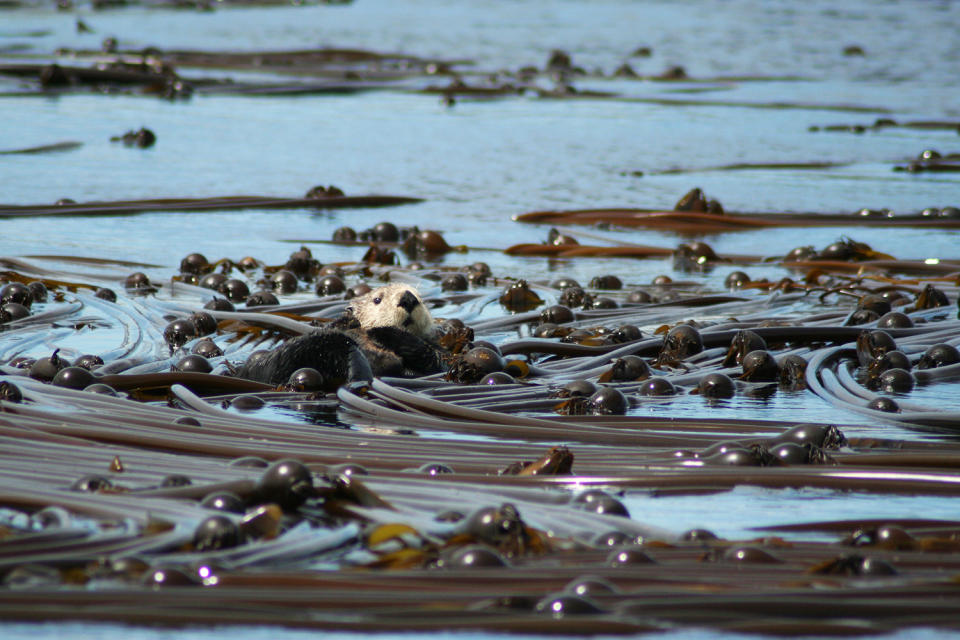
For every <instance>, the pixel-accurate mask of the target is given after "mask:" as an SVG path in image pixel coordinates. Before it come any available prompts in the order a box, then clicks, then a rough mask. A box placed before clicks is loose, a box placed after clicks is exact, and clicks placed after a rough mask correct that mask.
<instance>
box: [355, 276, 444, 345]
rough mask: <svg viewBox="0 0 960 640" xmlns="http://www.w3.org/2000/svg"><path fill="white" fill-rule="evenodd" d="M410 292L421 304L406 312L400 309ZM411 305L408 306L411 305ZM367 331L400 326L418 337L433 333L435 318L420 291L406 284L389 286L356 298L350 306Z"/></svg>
mask: <svg viewBox="0 0 960 640" xmlns="http://www.w3.org/2000/svg"><path fill="white" fill-rule="evenodd" d="M407 292H409V293H411V294H412V295H413V296H414V297H415V298H416V299H417V301H418V302H419V303H420V304H417V305H416V306H414V307H413V311H412V312H410V311H407V310H406V309H404V308H403V307H402V306H400V301H401V299H402V298H403V295H404V294H405V293H407ZM408 306H409V305H408ZM348 309H350V310H351V311H352V312H353V315H354V317H356V318H357V320H358V321H359V322H360V326H362V327H363V328H364V329H371V328H373V327H400V328H401V329H406V330H407V331H409V332H410V333H415V334H417V335H419V336H425V337H426V336H429V335H430V334H431V333H432V332H433V318H432V317H431V316H430V312H429V311H428V310H427V308H426V307H425V306H423V299H422V298H421V297H420V294H419V293H417V290H416V289H414V288H413V287H411V286H410V285H406V284H388V285H387V286H385V287H380V288H379V289H374V290H373V291H371V292H370V293H367V294H364V295H362V296H360V297H359V298H355V299H354V300H352V301H351V302H350V305H349V306H348Z"/></svg>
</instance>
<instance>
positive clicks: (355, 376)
mask: <svg viewBox="0 0 960 640" xmlns="http://www.w3.org/2000/svg"><path fill="white" fill-rule="evenodd" d="M433 332H434V323H433V318H432V317H431V316H430V312H429V311H428V310H427V308H426V307H425V306H424V305H423V300H421V298H420V295H419V294H418V293H417V291H416V289H414V288H412V287H410V286H408V285H404V284H389V285H387V286H385V287H380V288H379V289H374V290H373V291H371V292H369V293H367V294H365V295H363V296H360V297H358V298H355V299H354V300H352V301H351V303H350V305H349V306H347V310H346V312H345V313H344V315H343V316H342V317H341V318H339V319H337V320H336V321H334V322H333V323H331V324H330V326H329V327H327V328H324V329H323V330H321V331H318V332H316V333H310V334H307V335H304V336H300V337H298V338H294V339H293V340H289V341H287V342H285V343H284V344H282V345H281V346H279V347H277V348H276V349H274V350H273V351H270V352H265V353H262V354H257V355H256V356H253V357H251V358H249V359H248V360H247V362H246V363H245V364H244V365H243V367H241V368H240V370H239V372H238V374H237V375H238V376H240V377H242V378H247V379H249V380H257V381H259V382H266V383H268V384H282V383H284V382H286V381H287V380H288V379H289V378H290V374H292V373H293V372H294V371H296V370H297V369H301V368H304V367H311V368H313V369H316V370H317V371H319V372H320V374H321V375H323V377H324V380H325V384H324V386H325V387H326V388H329V389H335V388H336V387H338V386H340V385H341V384H344V383H346V382H351V381H355V380H370V379H372V378H373V376H419V375H426V374H429V373H437V372H440V371H442V370H443V369H444V364H443V359H442V354H443V352H442V349H441V348H440V347H439V346H437V344H436V343H435V342H434V341H433Z"/></svg>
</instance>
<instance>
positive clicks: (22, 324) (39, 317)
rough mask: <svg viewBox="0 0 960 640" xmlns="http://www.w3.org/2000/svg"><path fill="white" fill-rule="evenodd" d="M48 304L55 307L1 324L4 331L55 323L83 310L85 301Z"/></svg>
mask: <svg viewBox="0 0 960 640" xmlns="http://www.w3.org/2000/svg"><path fill="white" fill-rule="evenodd" d="M48 306H52V307H53V308H52V309H47V310H45V311H42V312H40V313H34V314H32V315H29V316H27V317H26V318H20V319H19V320H11V321H10V322H6V323H4V324H3V325H0V327H2V331H4V332H13V331H18V330H25V329H29V328H31V327H32V326H33V325H38V324H54V323H56V322H58V321H61V320H64V319H65V318H67V317H69V316H72V315H75V314H77V313H80V312H81V311H82V310H83V303H82V302H80V301H79V300H66V301H64V302H62V303H55V304H53V305H49V304H48Z"/></svg>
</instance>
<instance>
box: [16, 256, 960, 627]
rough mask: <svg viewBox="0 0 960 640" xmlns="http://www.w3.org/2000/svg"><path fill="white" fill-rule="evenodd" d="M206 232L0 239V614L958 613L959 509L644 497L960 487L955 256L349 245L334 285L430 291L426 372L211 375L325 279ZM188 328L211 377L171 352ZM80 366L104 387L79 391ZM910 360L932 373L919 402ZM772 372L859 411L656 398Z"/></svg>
mask: <svg viewBox="0 0 960 640" xmlns="http://www.w3.org/2000/svg"><path fill="white" fill-rule="evenodd" d="M851 246H853V245H851ZM848 248H849V247H848ZM860 249H861V250H862V246H861V247H860ZM359 250H360V249H359V248H358V251H359ZM668 251H669V250H668ZM200 258H201V257H197V256H188V257H187V258H185V259H184V261H183V262H182V265H181V270H180V271H179V272H177V271H176V270H170V272H169V279H167V278H166V277H164V278H155V279H154V280H153V281H151V280H149V279H147V278H146V276H143V274H131V275H130V276H129V277H127V278H126V279H125V280H124V281H123V283H122V285H121V286H118V282H117V280H116V279H114V280H111V279H110V278H109V277H107V276H104V275H98V274H91V272H89V271H88V269H89V268H91V267H96V268H98V269H108V268H113V269H115V270H119V269H122V268H129V267H128V266H127V264H128V263H118V262H116V261H109V260H106V259H103V260H94V261H90V260H84V259H75V258H71V257H69V256H59V257H58V256H32V257H29V258H28V259H29V262H28V261H27V259H23V258H11V259H5V261H4V262H5V265H6V266H7V268H8V271H5V272H4V273H3V274H2V276H3V279H4V280H6V281H7V282H8V284H7V285H5V286H4V287H3V288H2V289H0V297H2V298H3V300H4V306H3V310H4V312H5V313H6V314H7V316H9V317H7V316H4V319H3V323H2V324H0V329H2V331H0V616H2V617H3V619H5V620H44V621H48V620H91V621H98V622H102V621H114V622H129V623H136V624H153V625H169V626H171V627H178V626H182V625H185V624H186V625H225V624H227V625H236V624H242V625H250V624H256V625H264V624H268V625H269V624H276V625H282V626H285V627H293V628H310V629H321V630H335V629H337V630H352V631H362V632H375V631H411V632H418V631H419V632H423V631H435V630H486V631H492V632H515V633H519V632H525V633H544V634H581V635H593V634H597V633H608V634H624V635H626V634H634V633H638V632H643V631H654V630H668V629H677V628H710V629H714V630H717V631H741V632H751V633H771V634H782V635H797V634H844V635H876V634H879V633H885V632H888V631H894V630H898V629H906V628H913V627H917V626H925V627H934V628H939V629H958V628H960V614H958V612H960V580H958V576H960V520H952V519H938V518H917V517H903V518H896V517H894V518H884V519H876V518H862V519H856V518H851V517H849V516H847V517H844V518H843V519H839V518H838V519H835V520H829V519H824V518H822V517H820V518H813V519H809V520H807V521H799V522H798V521H796V520H794V521H790V522H784V523H782V524H780V525H769V526H766V527H764V528H763V530H762V531H760V530H758V531H757V535H755V536H751V535H745V536H739V537H737V538H736V539H724V538H722V537H719V536H717V535H715V534H714V533H712V532H710V531H708V530H705V529H691V530H687V531H682V530H672V529H670V528H664V527H662V526H657V525H652V524H648V523H645V522H644V520H645V518H644V513H643V510H642V509H643V507H642V505H643V504H645V503H644V500H655V499H657V497H669V496H705V498H704V499H709V498H708V497H709V496H710V495H711V494H717V493H722V492H726V491H730V490H731V489H734V488H737V487H745V486H747V487H758V488H763V489H764V490H768V491H781V490H784V489H793V490H794V491H793V493H794V494H796V495H799V496H803V495H805V492H810V491H819V492H838V494H839V493H841V492H842V494H843V495H845V496H851V495H856V496H868V495H874V496H915V497H926V498H927V499H944V498H952V497H956V496H960V472H958V468H960V442H958V441H957V439H956V435H957V433H958V432H960V406H956V403H955V402H953V401H950V400H949V398H951V397H956V393H955V391H956V388H957V387H956V384H957V382H956V381H957V380H958V379H960V354H957V359H956V360H951V353H952V352H950V349H949V348H945V347H944V345H947V346H948V347H949V346H952V345H956V344H958V343H960V320H958V319H957V307H956V299H957V297H958V293H960V290H958V287H957V282H956V279H955V278H948V277H925V276H923V275H920V276H917V277H914V278H911V279H905V278H898V277H897V276H896V275H895V274H896V273H897V272H898V269H897V268H896V265H895V263H897V262H898V261H897V260H895V259H893V258H892V257H888V258H889V260H888V261H887V262H888V263H889V265H888V267H887V268H886V270H885V271H884V270H882V269H880V270H879V271H880V273H881V274H882V275H874V276H870V277H867V276H851V275H849V274H848V271H847V270H846V269H844V268H843V267H844V264H845V263H844V262H843V261H842V260H836V259H835V260H831V261H823V262H822V263H821V264H820V265H819V267H818V274H817V275H816V276H811V277H808V282H806V283H803V282H801V283H797V284H796V287H797V288H796V289H793V290H790V289H789V288H783V287H781V288H777V289H776V290H772V289H771V288H768V287H759V286H757V287H750V286H748V285H749V284H751V283H750V282H749V279H747V280H745V281H743V282H740V283H738V284H736V285H734V286H732V287H731V288H733V289H734V291H733V292H730V291H708V290H703V288H702V287H701V286H700V285H695V284H694V285H691V284H690V283H680V282H675V283H664V284H663V285H658V286H653V285H649V286H646V285H645V286H638V285H630V286H628V287H627V288H617V287H614V286H613V285H612V283H610V282H607V281H603V282H600V281H599V280H598V282H597V283H592V284H591V285H589V286H588V287H586V288H585V289H583V288H580V287H576V288H577V289H579V293H576V292H572V291H571V289H573V288H574V287H573V285H571V284H570V283H565V284H564V285H563V286H562V287H561V285H560V284H556V283H549V282H531V283H527V282H525V281H522V280H516V279H513V278H508V277H502V276H500V277H498V276H497V275H496V274H489V273H487V274H485V277H486V279H481V278H478V277H474V278H473V280H472V282H474V290H471V291H468V292H457V291H443V290H442V289H439V288H437V287H435V285H434V283H436V282H437V281H439V280H440V279H441V278H444V277H447V276H448V275H449V274H450V273H451V272H459V273H468V272H471V271H470V269H473V270H479V269H480V267H479V266H478V265H477V264H474V265H471V267H470V269H467V270H465V271H460V270H457V271H454V270H455V269H456V267H451V266H448V265H444V266H436V267H429V266H428V267H425V268H423V269H420V270H417V271H410V270H405V269H401V268H399V267H397V266H395V265H391V264H378V263H377V262H375V261H368V262H357V263H345V264H340V265H336V267H337V268H339V269H340V273H342V274H343V277H344V278H345V279H346V280H347V281H349V282H352V281H353V279H357V280H360V279H363V280H369V281H371V282H373V281H375V280H378V279H379V280H384V281H390V282H402V281H409V282H417V283H419V284H420V285H421V287H422V288H424V289H426V288H428V287H433V289H431V293H430V295H427V296H426V298H425V300H426V304H428V305H430V306H431V307H432V308H433V313H434V315H435V316H439V317H443V318H447V319H448V320H447V321H445V322H442V323H440V324H438V331H439V332H440V336H441V337H440V338H439V339H440V340H441V344H443V345H445V348H446V349H448V350H449V351H450V353H449V360H448V365H449V366H448V371H447V372H446V373H441V374H434V375H428V376H422V377H419V378H393V377H385V378H382V379H374V380H373V381H372V382H371V383H365V382H359V383H353V384H350V385H346V386H342V387H340V388H339V389H336V390H327V391H324V390H315V391H309V390H306V389H302V388H297V387H296V386H294V385H281V386H279V387H273V386H270V385H265V384H262V383H256V382H251V381H247V380H243V379H241V378H238V377H236V375H235V373H236V366H237V365H239V364H240V363H242V362H243V361H244V360H245V359H246V358H247V357H249V356H250V354H251V353H252V352H253V351H254V350H255V349H260V348H269V347H271V346H272V345H275V344H277V343H278V342H279V341H280V340H282V339H283V336H289V335H299V334H303V333H308V332H310V331H313V330H315V329H316V328H317V327H322V326H323V325H325V324H326V323H327V322H328V321H329V319H330V318H332V317H336V316H337V315H338V314H339V313H341V312H342V310H343V308H344V307H345V306H346V304H347V301H346V300H345V299H344V294H342V293H341V294H324V295H321V296H319V297H317V295H314V293H313V289H314V285H315V282H314V281H315V280H316V279H317V278H318V275H319V274H318V272H317V271H316V270H314V269H313V267H312V266H311V265H312V263H311V260H312V257H311V255H310V253H309V251H307V250H305V249H302V248H301V249H299V250H298V251H296V252H294V253H293V254H292V255H291V259H290V261H289V262H287V263H286V264H284V265H273V266H270V265H263V264H262V263H257V262H256V261H253V262H252V263H251V264H247V265H243V266H241V265H237V264H234V263H233V262H232V261H229V260H219V261H215V262H212V263H211V262H208V261H206V259H205V258H203V259H202V260H201V259H200ZM48 262H52V263H55V264H57V265H58V266H60V265H65V266H61V269H68V270H69V269H74V270H76V273H73V274H71V273H70V271H64V270H60V271H51V270H50V269H48V268H46V267H45V264H46V263H48ZM851 264H855V263H851ZM313 266H316V265H313ZM159 271H160V272H163V268H160V269H159ZM281 271H287V272H288V273H292V274H299V275H296V276H295V277H294V282H295V283H296V290H294V291H291V290H289V289H288V290H282V289H280V288H279V287H278V288H276V289H275V293H276V295H277V297H278V300H277V301H276V302H275V303H271V304H267V305H265V306H259V307H258V306H255V305H254V304H252V300H251V299H250V297H249V296H250V294H249V290H254V289H256V288H257V286H258V284H257V283H270V282H274V281H275V280H274V278H275V277H276V276H278V274H280V272H281ZM118 272H120V271H118ZM210 275H216V276H220V277H218V278H207V276H210ZM141 276H142V277H141ZM228 279H229V280H230V281H232V282H234V284H231V285H229V286H228V285H226V284H225V283H226V282H227V281H228ZM276 281H279V279H278V280H276ZM236 282H241V283H245V284H246V285H247V286H248V287H249V290H248V291H247V292H246V293H243V292H242V291H241V289H239V288H238V286H237V285H236ZM200 283H202V284H203V285H204V286H198V284H200ZM266 286H269V284H267V285H266ZM601 286H602V287H603V288H600V287H601ZM97 287H99V288H97ZM106 289H109V290H110V294H107V293H104V290H106ZM25 291H29V297H28V294H27V293H25ZM93 291H95V293H93ZM814 291H815V292H816V295H811V294H812V293H814ZM640 293H643V295H640ZM884 294H886V297H884ZM534 298H535V299H536V300H535V301H534ZM599 298H604V299H608V300H610V301H612V303H608V304H605V305H603V306H601V307H599V308H598V307H597V306H595V305H594V300H595V299H599ZM553 302H558V303H560V304H552V303H553ZM11 305H19V306H21V307H24V310H25V311H26V315H23V312H22V311H19V310H18V309H17V308H16V307H14V306H11ZM484 306H487V307H488V310H487V312H486V313H483V314H481V312H480V310H479V309H480V308H482V307H484ZM498 308H499V309H500V310H501V311H500V312H499V313H491V312H490V310H491V309H498ZM564 309H565V310H566V311H564ZM868 311H869V312H870V313H873V314H874V316H870V315H869V314H868V313H866V312H868ZM880 311H882V312H883V314H884V315H883V319H881V318H880V317H879V313H878V312H880ZM13 312H17V316H18V317H13V316H14V313H13ZM205 314H209V315H208V316H206V317H205ZM858 314H859V315H858ZM891 314H893V315H891ZM897 314H899V315H897ZM208 318H209V319H208ZM681 318H682V319H684V320H688V319H690V318H695V320H694V322H693V323H692V324H689V323H687V322H680V321H679V319H681ZM449 319H459V320H461V321H462V322H464V323H466V325H467V326H461V325H459V324H458V323H456V322H451V320H449ZM178 323H179V324H178ZM188 326H192V327H193V328H192V330H188V329H187V328H186V327H188ZM641 327H642V328H643V329H642V330H641V329H640V328H641ZM467 329H470V332H469V333H468V332H467ZM81 332H86V333H90V332H95V333H96V335H97V336H99V338H100V339H99V340H98V341H96V344H97V348H98V349H100V350H99V351H98V352H97V354H96V355H97V356H98V357H99V359H100V360H102V362H103V363H102V364H98V363H96V362H95V361H91V360H89V359H87V358H85V357H84V354H81V353H80V351H79V350H78V348H76V347H71V346H69V341H70V340H72V339H76V338H77V336H78V335H86V334H81ZM470 336H472V338H471V339H473V338H475V339H481V338H482V339H488V340H490V341H492V342H493V343H496V344H498V345H499V347H498V348H499V350H500V355H497V356H496V357H492V358H489V359H487V360H484V362H491V363H493V364H494V366H493V367H492V369H493V371H492V372H491V375H492V374H494V373H495V374H497V377H495V381H496V382H498V384H488V381H487V380H486V377H485V375H486V373H487V371H486V369H483V370H480V368H479V367H477V366H471V365H469V363H470V362H471V360H469V359H468V355H469V354H470V353H471V351H469V349H470V343H469V340H468V338H470ZM50 345H63V346H62V347H61V348H60V349H59V351H58V352H56V353H54V354H52V355H51V354H49V353H48V352H46V351H45V349H47V348H48V347H49V346H50ZM201 345H202V346H201ZM211 347H215V349H211ZM894 347H895V348H894ZM955 351H956V350H955V348H954V352H955ZM200 353H205V354H208V355H207V356H205V357H204V358H203V359H205V360H207V362H208V363H209V367H210V369H211V371H210V373H203V372H199V371H197V370H191V369H188V368H187V367H186V365H185V364H184V362H185V361H186V358H187V357H188V355H189V356H193V357H197V355H198V354H200ZM758 353H759V354H767V355H769V356H770V359H769V360H764V359H763V358H759V359H758V356H757V355H756V354H758ZM894 353H896V354H899V355H897V356H895V355H893V354H894ZM87 355H93V354H87ZM41 356H42V357H41ZM58 359H59V360H63V359H67V360H70V361H72V362H74V363H81V362H88V366H90V368H91V369H92V371H89V372H88V373H87V374H85V375H88V376H89V378H83V381H82V383H81V382H80V381H81V377H82V376H80V374H79V373H78V372H77V371H76V370H73V373H71V374H70V376H67V375H63V376H61V377H60V378H55V379H56V380H57V381H56V382H55V383H50V382H49V381H48V380H49V377H47V373H49V371H47V369H46V367H49V366H54V367H55V368H58V367H60V366H65V365H64V363H63V362H59V364H57V362H58ZM44 360H45V361H46V364H44V362H43V361H44ZM771 362H772V364H771ZM890 364H897V365H899V366H904V367H907V368H908V369H909V372H906V371H905V373H906V375H907V376H909V381H910V388H909V389H907V388H906V387H903V386H898V387H897V389H898V391H897V392H895V393H894V392H888V391H887V390H885V387H884V385H885V384H897V385H902V384H903V383H904V380H906V379H905V378H902V377H901V378H899V380H900V382H894V383H888V382H885V380H886V379H885V378H884V377H883V376H884V373H885V371H886V369H884V368H883V367H884V366H889V365H890ZM171 369H173V370H171ZM497 369H498V370H497ZM67 370H68V369H63V371H67ZM45 371H47V373H44V372H45ZM57 375H59V374H57ZM71 376H77V377H71ZM481 376H483V377H481ZM724 380H725V381H727V383H728V387H726V390H725V391H724V392H723V393H725V394H726V395H723V394H721V395H718V393H719V392H718V391H717V390H718V389H720V387H719V386H716V385H714V384H713V383H714V382H722V381H724ZM89 381H94V382H95V383H96V384H97V385H99V388H91V389H89V390H83V389H85V388H86V387H85V383H86V382H89ZM708 381H712V382H709V383H708ZM598 384H599V385H601V387H602V388H600V390H598V391H597V392H596V393H594V394H593V395H591V396H589V397H587V396H585V395H577V394H578V393H580V392H582V388H583V385H588V386H590V387H593V388H595V389H596V388H597V385H598ZM721 386H722V385H721ZM914 388H916V389H921V390H930V389H942V391H943V392H942V396H941V399H942V401H931V400H929V397H930V396H929V395H921V396H920V397H919V398H914V391H913V390H914ZM576 389H581V391H579V392H578V391H576ZM93 391H100V393H94V392H93ZM778 394H785V395H790V394H794V395H793V396H791V397H794V396H795V395H796V394H800V396H801V397H804V398H807V399H808V400H810V401H814V400H816V401H818V402H825V403H827V404H828V405H829V406H831V407H835V408H836V409H837V410H838V411H842V413H843V415H846V416H862V417H863V424H859V423H857V424H844V423H837V424H827V423H814V424H798V423H797V421H793V420H788V421H784V420H772V419H763V418H762V412H761V415H760V419H752V418H750V419H744V418H737V419H733V418H722V417H721V418H717V417H689V416H687V417H685V416H684V415H682V414H680V415H678V414H676V413H673V412H672V410H671V403H682V402H684V401H685V400H684V399H685V398H686V399H687V400H692V399H696V400H697V401H698V402H701V401H702V402H704V403H705V404H704V407H707V408H708V409H705V411H707V412H708V411H709V407H710V406H712V405H711V403H712V402H717V401H720V402H722V401H724V399H726V400H728V401H731V402H735V401H736V400H737V398H743V397H757V398H763V397H766V398H774V399H775V398H776V397H777V396H778ZM698 395H699V396H702V398H697V396H698ZM690 396H693V398H691V397H690ZM922 398H928V399H927V400H926V401H925V400H923V399H922ZM618 399H620V400H618ZM618 402H620V404H617V403H618ZM891 403H892V404H891ZM655 407H656V408H658V409H657V411H656V412H655V413H653V412H651V411H649V410H650V409H652V408H655ZM864 424H866V425H871V424H873V425H876V424H883V425H886V428H887V431H885V434H886V435H885V436H883V437H875V436H873V435H872V434H871V430H870V428H869V427H865V426H864ZM891 430H893V431H891ZM891 433H895V434H897V435H896V436H891V435H890V434H891ZM818 495H821V497H822V494H818ZM784 499H790V498H788V497H787V496H785V497H784Z"/></svg>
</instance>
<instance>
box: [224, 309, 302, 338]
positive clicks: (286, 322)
mask: <svg viewBox="0 0 960 640" xmlns="http://www.w3.org/2000/svg"><path fill="white" fill-rule="evenodd" d="M208 312H209V313H210V315H212V316H213V317H214V318H216V319H217V320H237V321H240V322H246V323H249V324H252V325H255V326H266V327H268V328H277V329H283V330H285V331H289V332H290V333H293V334H294V335H303V334H307V333H310V332H311V331H315V330H316V327H311V326H310V325H307V324H304V323H302V322H299V321H297V320H291V319H290V318H287V317H285V316H282V315H276V314H272V313H259V312H250V311H216V310H214V309H208Z"/></svg>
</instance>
